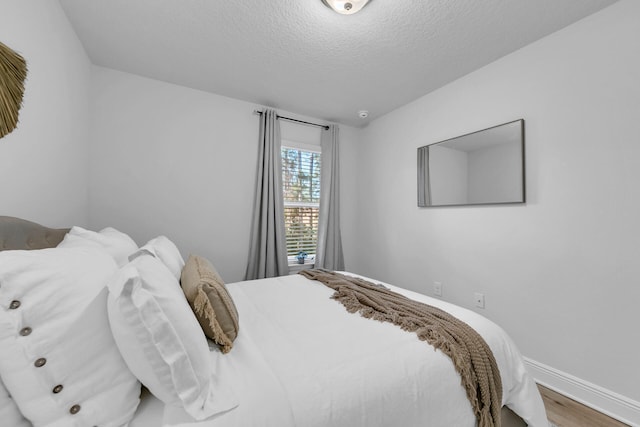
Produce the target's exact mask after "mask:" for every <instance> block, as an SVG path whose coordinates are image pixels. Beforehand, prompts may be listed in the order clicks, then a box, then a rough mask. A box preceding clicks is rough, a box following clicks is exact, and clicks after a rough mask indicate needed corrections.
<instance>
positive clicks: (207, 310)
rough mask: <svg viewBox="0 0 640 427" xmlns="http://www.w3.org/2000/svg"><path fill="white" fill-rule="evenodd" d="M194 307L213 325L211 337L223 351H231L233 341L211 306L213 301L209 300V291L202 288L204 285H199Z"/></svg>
mask: <svg viewBox="0 0 640 427" xmlns="http://www.w3.org/2000/svg"><path fill="white" fill-rule="evenodd" d="M193 308H194V310H195V312H196V314H197V315H198V316H200V317H202V316H204V318H205V319H207V320H208V321H209V326H210V327H211V330H212V331H213V335H214V336H213V337H210V338H211V339H213V340H214V341H215V342H216V344H218V345H219V346H220V347H221V350H222V352H223V353H225V354H226V353H229V352H230V351H231V349H232V348H233V342H232V341H231V340H230V339H229V337H228V336H227V335H226V334H225V333H224V331H223V330H222V327H221V326H220V323H218V318H217V317H216V312H215V311H214V309H213V307H212V306H211V301H210V300H209V297H208V296H207V293H206V292H205V291H204V289H202V286H198V294H197V295H196V298H195V299H194V300H193Z"/></svg>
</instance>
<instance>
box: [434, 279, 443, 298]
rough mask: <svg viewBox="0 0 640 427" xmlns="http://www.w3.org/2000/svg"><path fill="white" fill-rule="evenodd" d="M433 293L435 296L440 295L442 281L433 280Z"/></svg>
mask: <svg viewBox="0 0 640 427" xmlns="http://www.w3.org/2000/svg"><path fill="white" fill-rule="evenodd" d="M433 294H434V295H435V296H437V297H441V296H442V283H440V282H433Z"/></svg>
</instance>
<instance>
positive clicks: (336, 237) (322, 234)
mask: <svg viewBox="0 0 640 427" xmlns="http://www.w3.org/2000/svg"><path fill="white" fill-rule="evenodd" d="M321 144H322V173H321V175H322V178H321V179H322V182H321V186H320V192H321V194H320V219H319V221H320V222H319V224H318V247H317V248H316V259H315V268H327V269H330V270H344V255H343V253H342V237H341V235H340V166H339V164H340V162H339V157H340V146H339V143H338V127H337V126H335V125H331V126H329V129H323V130H322V139H321Z"/></svg>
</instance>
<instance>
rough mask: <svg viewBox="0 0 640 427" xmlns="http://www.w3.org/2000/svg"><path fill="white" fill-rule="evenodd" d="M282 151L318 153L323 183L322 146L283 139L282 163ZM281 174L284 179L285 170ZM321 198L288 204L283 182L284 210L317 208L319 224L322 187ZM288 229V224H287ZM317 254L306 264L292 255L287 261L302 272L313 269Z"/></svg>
mask: <svg viewBox="0 0 640 427" xmlns="http://www.w3.org/2000/svg"><path fill="white" fill-rule="evenodd" d="M282 149H292V150H299V151H306V152H311V153H316V154H319V155H320V171H319V175H320V182H322V147H321V146H320V144H318V145H316V144H309V143H304V142H299V141H293V140H285V139H283V140H282V141H281V143H280V159H281V161H282ZM280 174H281V177H282V178H284V177H283V175H282V174H283V170H282V168H281V170H280ZM320 192H321V193H320V196H319V197H318V202H317V203H316V202H288V201H286V200H284V182H283V188H282V193H283V194H282V195H283V197H282V201H283V208H284V209H286V208H287V207H310V208H316V209H318V222H319V221H320V198H321V197H322V187H320ZM285 227H286V224H285ZM316 238H317V229H316ZM315 255H316V254H315V253H313V254H310V255H309V256H308V257H307V259H306V260H305V262H304V264H298V259H297V256H296V255H292V256H289V255H287V261H288V264H289V267H290V268H293V269H294V271H296V269H297V270H300V269H302V268H305V267H307V266H310V267H313V265H314V263H315Z"/></svg>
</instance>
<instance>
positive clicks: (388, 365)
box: [130, 275, 548, 427]
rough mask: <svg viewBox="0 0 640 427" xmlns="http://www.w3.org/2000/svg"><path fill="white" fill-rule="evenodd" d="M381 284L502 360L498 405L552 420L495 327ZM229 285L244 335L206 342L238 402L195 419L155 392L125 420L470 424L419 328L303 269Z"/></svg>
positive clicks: (448, 374) (147, 423)
mask: <svg viewBox="0 0 640 427" xmlns="http://www.w3.org/2000/svg"><path fill="white" fill-rule="evenodd" d="M385 285H386V284H385ZM386 286H388V287H390V288H391V289H392V290H394V291H396V292H399V293H401V294H404V295H406V296H408V297H410V298H413V299H415V300H418V301H422V302H425V303H428V304H431V305H434V306H437V307H440V308H442V309H444V310H446V311H448V312H449V313H451V314H453V315H454V316H456V317H458V318H459V319H461V320H463V321H465V322H466V323H468V324H469V325H471V326H473V327H474V328H475V329H476V330H477V331H478V332H479V333H480V334H481V335H482V336H483V338H484V339H485V340H486V341H487V343H488V344H489V346H490V347H491V350H492V351H493V354H494V356H495V358H496V361H497V363H498V366H499V368H500V374H501V378H502V387H503V397H502V404H503V405H507V406H508V407H509V408H511V409H512V410H513V411H514V412H515V413H517V414H518V415H519V416H520V417H522V418H523V419H524V420H525V421H527V423H528V425H530V426H533V427H547V426H548V423H547V420H546V416H545V411H544V406H543V403H542V400H541V398H540V395H539V393H538V391H537V389H536V386H535V383H534V382H533V380H532V378H531V377H530V376H529V375H528V373H527V372H526V370H525V368H524V365H523V362H522V357H521V356H520V353H519V352H518V350H517V349H516V347H515V346H514V344H513V342H512V341H511V339H510V338H509V337H508V336H507V335H506V334H505V332H504V331H503V330H502V329H501V328H500V327H498V326H497V325H495V324H494V323H492V322H491V321H489V320H487V319H485V318H484V317H482V316H480V315H478V314H476V313H474V312H472V311H469V310H466V309H463V308H461V307H457V306H454V305H452V304H448V303H446V302H443V301H440V300H436V299H432V298H429V297H427V296H424V295H421V294H418V293H414V292H410V291H406V290H403V289H400V288H397V287H394V286H390V285H386ZM227 287H228V289H229V292H230V293H231V295H232V296H233V298H234V301H235V303H236V306H237V308H238V312H239V314H240V333H239V336H238V338H237V339H236V341H235V343H234V348H233V350H232V351H231V352H230V353H229V354H224V355H223V354H222V353H221V352H220V351H219V350H217V348H213V346H212V352H211V359H212V363H214V364H215V366H216V367H217V369H216V371H217V374H218V376H219V381H221V382H222V385H223V386H224V387H228V389H229V390H232V391H233V393H234V394H235V395H236V396H237V397H238V399H239V401H240V405H239V406H238V407H237V408H235V409H233V410H231V411H229V412H227V413H224V414H221V415H218V416H216V417H214V418H210V419H208V420H205V421H201V422H193V421H192V420H191V419H190V418H189V416H188V415H186V414H185V413H184V412H183V411H181V410H180V409H179V408H174V407H166V408H163V405H162V404H161V403H160V402H159V401H158V400H156V399H155V398H153V397H152V396H151V397H150V398H147V399H144V400H143V402H142V404H141V406H140V408H139V410H138V414H137V415H136V418H135V419H134V421H133V422H132V423H131V424H130V426H131V427H158V426H161V425H162V426H167V427H168V426H172V427H178V426H180V427H187V426H189V427H225V426H229V427H232V426H233V427H236V426H238V427H239V426H242V427H251V426H256V427H257V426H260V427H264V426H277V427H288V426H304V427H326V426H332V427H358V426H367V427H376V426H379V427H387V426H403V427H411V426H421V427H422V426H446V427H451V426H456V427H467V426H468V427H473V426H475V417H474V415H473V413H472V410H471V406H470V404H469V401H468V400H467V397H466V395H465V392H464V390H463V388H462V386H461V385H460V377H459V375H458V374H457V373H456V372H455V370H454V368H453V364H452V363H451V361H450V359H449V358H448V357H447V356H445V355H444V354H442V353H441V352H439V351H435V350H434V349H433V347H431V346H430V345H429V344H427V343H426V342H424V341H420V340H418V338H417V337H416V335H415V334H413V333H409V332H405V331H402V330H401V329H400V328H398V327H397V326H395V325H392V324H388V323H381V322H377V321H375V320H371V319H365V318H362V317H360V315H359V314H351V313H348V312H347V311H346V310H345V309H344V307H343V306H342V304H340V303H339V302H337V301H335V300H332V299H330V296H331V294H332V293H333V290H331V289H330V288H328V287H326V286H325V285H323V284H321V283H319V282H315V281H310V280H308V279H306V278H304V277H302V276H300V275H292V276H284V277H277V278H272V279H264V280H255V281H247V282H239V283H233V284H229V285H227ZM161 411H163V413H162V414H160V412H161Z"/></svg>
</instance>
